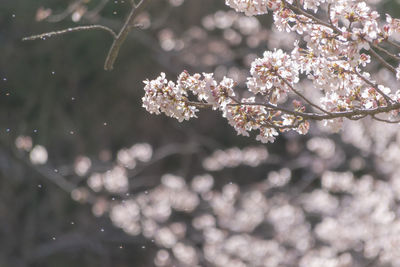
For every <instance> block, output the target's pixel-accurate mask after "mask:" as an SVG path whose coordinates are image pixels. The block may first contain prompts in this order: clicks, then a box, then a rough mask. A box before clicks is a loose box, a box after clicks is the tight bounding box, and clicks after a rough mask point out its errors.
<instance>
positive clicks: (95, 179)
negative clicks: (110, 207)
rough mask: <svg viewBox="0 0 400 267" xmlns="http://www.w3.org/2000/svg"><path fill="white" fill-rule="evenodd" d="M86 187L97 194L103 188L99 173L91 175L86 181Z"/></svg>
mask: <svg viewBox="0 0 400 267" xmlns="http://www.w3.org/2000/svg"><path fill="white" fill-rule="evenodd" d="M87 184H88V186H89V187H90V188H91V189H92V190H93V191H94V192H99V191H101V189H102V188H103V177H102V175H101V174H100V173H93V174H92V175H90V177H89V178H88V180H87Z"/></svg>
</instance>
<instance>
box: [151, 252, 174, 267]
mask: <svg viewBox="0 0 400 267" xmlns="http://www.w3.org/2000/svg"><path fill="white" fill-rule="evenodd" d="M170 262H171V258H170V256H169V253H168V251H167V250H165V249H160V250H159V251H158V252H157V254H156V257H155V259H154V264H155V265H156V266H169V265H170Z"/></svg>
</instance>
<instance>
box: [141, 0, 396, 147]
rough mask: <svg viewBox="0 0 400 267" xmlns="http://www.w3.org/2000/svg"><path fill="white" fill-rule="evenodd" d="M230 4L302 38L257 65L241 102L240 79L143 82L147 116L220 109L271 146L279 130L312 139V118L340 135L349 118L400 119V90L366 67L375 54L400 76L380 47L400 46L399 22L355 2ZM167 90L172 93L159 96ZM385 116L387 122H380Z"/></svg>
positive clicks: (235, 0) (248, 0)
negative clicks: (315, 94)
mask: <svg viewBox="0 0 400 267" xmlns="http://www.w3.org/2000/svg"><path fill="white" fill-rule="evenodd" d="M226 4H227V5H228V6H230V7H232V8H233V9H235V10H236V11H237V12H243V13H245V14H246V15H248V16H253V15H262V14H266V13H268V11H269V10H270V11H272V12H273V18H274V24H275V26H276V27H277V28H278V29H279V30H280V31H286V32H295V33H297V34H298V35H300V36H302V41H296V42H295V43H294V48H293V50H292V51H291V52H290V53H286V52H284V51H282V50H281V49H278V50H277V49H275V50H274V51H266V52H264V55H263V57H262V58H258V59H256V60H254V61H253V63H252V64H251V69H250V74H251V76H250V77H248V78H247V83H246V86H247V89H248V91H249V92H250V93H251V94H253V96H252V97H249V98H244V99H240V100H239V99H236V98H235V93H234V91H233V87H234V85H235V82H234V81H233V80H231V79H229V78H226V77H225V78H224V79H223V80H222V81H221V82H220V83H218V82H216V81H215V80H214V79H213V75H212V74H203V78H201V75H200V74H195V75H193V76H190V75H189V74H188V73H187V72H183V73H182V74H181V75H180V76H179V78H178V82H177V85H175V84H174V83H171V82H167V81H166V80H165V75H164V74H162V75H161V76H160V77H159V78H158V79H157V80H154V81H146V82H145V83H146V87H145V91H146V95H145V97H144V98H143V100H144V105H143V106H144V107H145V108H146V109H147V110H148V111H150V112H152V113H156V114H159V113H160V112H164V113H166V114H167V115H168V116H171V117H174V118H177V119H178V120H180V121H182V120H187V119H189V118H192V117H195V115H194V114H195V112H196V111H197V108H201V107H212V108H213V109H218V110H219V111H221V112H222V115H223V117H225V118H226V119H227V120H228V122H229V124H230V125H232V126H233V127H234V128H235V130H236V131H237V133H238V134H241V135H244V136H248V135H249V132H250V131H252V130H258V131H259V135H258V136H257V140H260V141H262V142H273V141H274V140H275V136H276V135H278V131H281V132H283V131H287V130H295V131H297V132H299V133H301V134H306V133H307V132H308V129H309V121H310V120H318V121H324V122H325V124H326V125H327V126H330V127H331V128H332V129H333V130H334V131H338V130H340V128H341V124H342V122H343V119H344V118H347V119H351V120H358V119H361V118H364V117H366V116H371V117H372V118H373V119H376V120H381V121H386V122H391V123H395V122H396V121H397V120H396V121H395V117H396V116H397V115H398V111H399V108H400V98H399V96H400V91H399V90H397V89H395V88H393V89H392V88H389V87H388V86H387V85H385V84H380V83H378V82H377V81H375V80H374V79H373V77H372V75H371V74H370V73H369V72H368V71H367V70H366V67H367V65H368V64H369V63H370V62H371V57H373V58H374V59H376V60H377V62H378V63H380V64H381V66H382V67H384V68H386V69H388V70H389V71H391V72H392V73H393V74H394V75H395V76H396V78H397V79H400V67H397V68H395V67H393V66H392V65H391V63H389V62H388V61H386V59H385V57H389V58H390V59H391V60H397V61H398V60H399V59H400V57H399V56H398V55H397V54H394V53H392V52H390V51H389V50H388V49H386V48H384V47H382V46H381V44H383V43H385V44H388V45H391V46H393V47H394V48H396V49H399V48H400V45H398V44H397V43H395V42H394V41H392V40H390V37H391V36H392V35H393V34H394V33H396V32H400V20H397V19H393V18H391V17H390V16H389V15H387V17H386V23H385V24H382V23H381V22H380V21H379V18H380V16H379V14H378V13H377V12H376V11H373V10H371V9H370V7H369V6H367V4H366V3H365V2H362V1H361V2H360V1H355V0H339V1H333V0H298V1H294V0H263V1H256V0H226ZM309 10H311V11H313V12H314V13H318V14H320V15H318V17H316V16H315V15H313V14H312V13H309V12H308V11H309ZM324 14H325V15H324ZM323 17H325V18H326V19H325V20H324V19H321V18H323ZM379 53H382V55H380V54H379ZM303 77H306V78H303ZM304 80H309V81H310V82H311V83H312V84H313V87H314V88H315V89H313V90H318V91H320V92H322V94H323V95H322V97H321V98H320V99H319V101H317V102H315V103H314V101H315V100H314V101H312V100H311V99H309V96H306V94H304V93H303V91H304V90H301V89H299V88H298V87H299V84H300V83H301V82H303V81H304ZM157 81H158V82H157ZM160 81H161V82H160ZM160 84H162V86H160ZM165 86H167V87H165ZM163 88H166V89H163ZM157 90H158V91H157ZM310 90H311V88H310ZM164 91H168V92H173V93H169V94H168V97H160V96H161V95H165V93H163V92H164ZM154 92H158V93H154ZM188 92H191V94H193V95H195V96H197V99H196V101H192V100H189V99H188V98H187V97H188V95H189V94H188ZM174 96H176V98H174ZM290 101H292V104H289V103H290ZM289 105H290V106H291V108H289V107H288V106H289ZM379 114H384V116H386V117H385V118H378V117H377V115H379Z"/></svg>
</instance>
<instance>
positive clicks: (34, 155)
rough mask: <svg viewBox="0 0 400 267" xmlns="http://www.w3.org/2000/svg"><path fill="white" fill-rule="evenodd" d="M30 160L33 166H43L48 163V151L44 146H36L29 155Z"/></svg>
mask: <svg viewBox="0 0 400 267" xmlns="http://www.w3.org/2000/svg"><path fill="white" fill-rule="evenodd" d="M29 158H30V160H31V162H32V164H35V165H41V164H45V163H46V162H47V158H48V155H47V150H46V148H45V147H44V146H41V145H36V146H34V147H33V149H32V150H31V152H30V153H29Z"/></svg>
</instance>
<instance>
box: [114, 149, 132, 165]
mask: <svg viewBox="0 0 400 267" xmlns="http://www.w3.org/2000/svg"><path fill="white" fill-rule="evenodd" d="M117 161H118V163H119V164H121V165H122V166H124V167H125V168H128V169H133V168H135V167H136V160H135V157H133V155H132V154H131V153H130V150H129V149H121V150H119V151H118V153H117Z"/></svg>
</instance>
